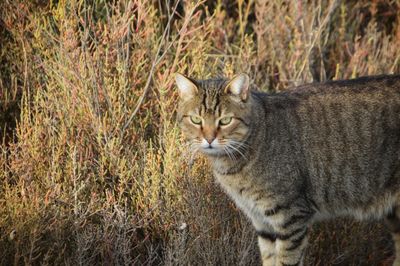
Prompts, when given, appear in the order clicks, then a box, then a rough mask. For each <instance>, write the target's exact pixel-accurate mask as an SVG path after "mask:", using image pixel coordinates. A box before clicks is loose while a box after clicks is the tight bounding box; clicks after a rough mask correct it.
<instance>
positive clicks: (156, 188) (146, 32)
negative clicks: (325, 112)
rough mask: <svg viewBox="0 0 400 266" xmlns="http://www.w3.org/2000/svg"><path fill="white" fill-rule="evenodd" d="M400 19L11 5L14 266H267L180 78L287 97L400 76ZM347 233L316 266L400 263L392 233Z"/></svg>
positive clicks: (319, 239) (1, 122) (357, 9)
mask: <svg viewBox="0 0 400 266" xmlns="http://www.w3.org/2000/svg"><path fill="white" fill-rule="evenodd" d="M399 10H400V9H399V4H398V3H396V2H393V1H383V0H375V1H356V2H354V3H353V2H349V3H348V2H343V1H319V2H318V3H311V2H307V1H298V3H296V4H294V3H292V2H289V1H278V0H277V1H257V2H255V1H239V0H238V1H231V2H230V1H215V2H213V1H199V2H196V1H182V2H174V1H171V2H170V3H169V5H166V4H165V2H164V1H146V0H137V1H128V0H124V1H116V2H114V1H103V0H97V1H83V0H72V1H49V2H47V1H39V0H38V1H11V0H4V1H2V2H1V3H0V22H1V24H0V25H1V27H0V38H1V47H0V49H1V50H0V137H1V138H0V143H1V146H0V254H1V256H0V264H1V265H10V264H52V265H59V264H76V263H80V264H89V265H91V264H95V263H96V264H98V263H100V264H128V265H129V264H135V263H136V264H151V265H157V264H167V265H177V264H179V265H196V264H199V265H204V264H205V263H208V264H213V265H217V264H222V265H250V264H255V263H258V260H259V258H258V250H257V247H256V241H255V235H254V233H253V229H252V228H251V226H250V225H249V223H248V221H247V220H246V219H245V218H244V217H243V215H242V214H240V212H239V211H238V210H237V209H236V208H235V206H234V205H233V204H232V202H230V200H229V199H228V198H227V197H226V196H225V194H224V193H222V191H220V189H219V187H218V186H216V184H215V183H214V181H213V178H212V176H211V172H210V170H209V168H208V165H207V162H206V161H205V159H204V158H202V157H197V158H196V159H195V160H194V161H192V160H191V158H190V157H191V156H190V154H188V151H187V149H186V146H185V145H184V142H183V140H182V139H181V135H180V132H179V129H178V128H177V125H176V123H175V116H174V115H175V111H176V103H177V93H176V91H175V87H174V81H173V80H174V77H173V74H174V73H175V72H181V73H185V74H188V75H190V76H193V77H199V78H207V77H212V76H221V75H226V76H231V75H233V74H234V73H237V72H247V73H248V74H249V75H250V77H251V78H252V80H253V82H254V83H255V84H256V85H257V87H258V88H259V89H261V90H264V91H275V90H284V89H286V88H287V87H289V86H294V85H298V84H302V83H306V82H312V81H319V80H321V81H323V80H325V79H343V78H351V77H357V76H361V75H371V74H381V73H398V72H399V67H400V63H399V59H400V50H399V49H398V47H399V44H400V27H399V25H400V24H399V17H398V13H399ZM16 121H17V122H16ZM340 224H343V226H342V227H340V226H330V225H329V224H328V225H322V226H316V227H315V228H314V231H313V238H312V239H313V244H312V246H311V247H310V251H309V253H310V255H311V256H310V258H309V260H308V261H309V262H311V263H312V264H314V262H315V264H319V265H326V264H329V263H333V262H338V263H342V264H343V265H349V264H352V265H358V264H357V263H358V262H360V261H364V262H365V263H367V264H378V262H379V263H381V264H383V265H386V264H387V263H388V262H390V260H391V257H390V256H391V251H390V247H391V242H390V241H389V240H388V239H389V238H388V235H387V233H385V230H384V228H382V227H378V226H373V225H362V226H360V225H357V224H354V223H350V222H342V223H340ZM321 228H322V230H321ZM365 228H367V229H365ZM371 228H372V229H371ZM331 230H334V231H331ZM350 233H351V234H354V235H353V236H349V234H350ZM372 238H373V239H376V243H377V244H375V245H374V247H376V250H375V249H370V248H367V247H369V246H370V243H371V240H370V239H372ZM363 256H364V257H363ZM384 263H386V264H384Z"/></svg>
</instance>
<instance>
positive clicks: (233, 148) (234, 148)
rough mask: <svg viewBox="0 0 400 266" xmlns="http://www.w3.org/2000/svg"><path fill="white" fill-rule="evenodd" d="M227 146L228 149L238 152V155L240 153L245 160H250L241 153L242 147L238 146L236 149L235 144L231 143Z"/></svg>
mask: <svg viewBox="0 0 400 266" xmlns="http://www.w3.org/2000/svg"><path fill="white" fill-rule="evenodd" d="M226 146H227V147H228V148H230V149H232V150H234V151H236V152H237V153H239V154H240V155H241V156H242V157H243V158H244V159H245V160H247V159H248V158H247V157H246V156H245V155H244V154H243V152H242V151H240V147H238V146H236V147H235V145H233V144H231V143H228V144H227V145H226Z"/></svg>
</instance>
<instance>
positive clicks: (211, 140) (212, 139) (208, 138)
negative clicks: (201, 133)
mask: <svg viewBox="0 0 400 266" xmlns="http://www.w3.org/2000/svg"><path fill="white" fill-rule="evenodd" d="M205 139H206V141H207V142H208V144H211V143H212V142H213V141H214V139H215V137H211V136H210V137H205Z"/></svg>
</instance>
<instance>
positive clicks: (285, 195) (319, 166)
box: [175, 73, 400, 266]
mask: <svg viewBox="0 0 400 266" xmlns="http://www.w3.org/2000/svg"><path fill="white" fill-rule="evenodd" d="M175 80H176V84H177V88H178V92H179V96H180V101H179V107H178V112H177V121H178V123H179V125H180V128H181V130H182V132H183V134H184V136H185V137H186V138H187V139H188V141H189V143H190V144H191V146H192V148H193V150H194V151H200V152H202V153H203V154H205V155H206V157H208V158H209V159H210V162H211V164H212V167H213V173H214V175H215V177H216V180H217V181H218V183H219V184H220V185H221V186H222V188H223V189H224V190H225V191H226V193H227V194H228V195H229V196H230V197H231V198H232V199H233V200H234V202H235V203H236V205H237V206H238V207H239V208H240V209H241V210H242V211H243V212H244V213H245V214H246V215H247V216H248V217H249V218H250V220H251V222H252V224H253V226H254V227H255V230H256V232H257V234H258V245H259V248H260V253H261V259H262V263H263V265H264V266H267V265H303V261H304V253H305V248H306V246H307V239H308V230H309V227H310V226H311V225H312V223H313V222H314V221H317V220H321V219H326V218H333V217H338V216H352V217H355V218H357V219H379V218H384V220H385V222H386V224H387V226H388V228H389V229H390V230H391V233H392V236H393V239H394V242H395V251H396V252H397V256H396V259H395V262H394V264H395V265H400V257H399V256H400V76H396V75H382V76H371V77H363V78H358V79H352V80H342V81H329V82H326V83H319V84H317V83H315V84H307V85H303V86H299V87H297V88H294V89H291V90H286V91H284V92H279V93H262V92H257V91H253V90H251V89H250V87H251V85H250V82H249V77H248V75H246V74H239V75H237V76H235V77H234V78H232V79H226V78H218V79H209V80H195V79H192V78H189V77H186V76H184V75H182V74H179V73H177V74H176V77H175Z"/></svg>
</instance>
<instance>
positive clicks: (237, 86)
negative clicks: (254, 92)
mask: <svg viewBox="0 0 400 266" xmlns="http://www.w3.org/2000/svg"><path fill="white" fill-rule="evenodd" d="M249 86H250V79H249V76H248V75H247V74H244V73H242V74H239V75H237V76H235V77H234V78H233V79H231V80H230V81H229V83H228V85H226V87H225V90H224V92H225V93H228V94H232V95H234V96H239V97H240V99H241V100H243V101H246V100H247V98H248V96H249Z"/></svg>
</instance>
